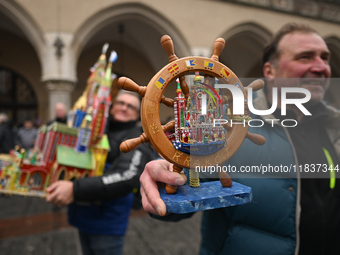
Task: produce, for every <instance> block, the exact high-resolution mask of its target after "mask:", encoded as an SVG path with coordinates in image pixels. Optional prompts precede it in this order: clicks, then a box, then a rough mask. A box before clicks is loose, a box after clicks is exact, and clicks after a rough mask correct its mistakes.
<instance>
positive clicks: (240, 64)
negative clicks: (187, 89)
mask: <svg viewBox="0 0 340 255" xmlns="http://www.w3.org/2000/svg"><path fill="white" fill-rule="evenodd" d="M271 36H272V34H271V33H270V32H269V31H268V30H267V29H266V28H264V27H262V26H260V25H258V24H256V23H243V24H239V25H237V26H235V27H233V28H232V29H230V30H228V31H226V32H225V33H224V34H223V35H222V37H223V38H224V39H225V40H226V47H225V49H224V51H223V52H222V54H221V56H220V61H221V62H222V63H224V64H225V65H227V66H228V67H230V69H231V70H232V71H233V72H235V74H236V75H237V76H238V77H239V78H256V77H261V73H262V68H261V58H262V50H263V47H264V45H265V44H266V43H267V42H268V41H269V40H270V38H271Z"/></svg>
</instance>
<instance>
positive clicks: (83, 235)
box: [47, 90, 153, 255]
mask: <svg viewBox="0 0 340 255" xmlns="http://www.w3.org/2000/svg"><path fill="white" fill-rule="evenodd" d="M139 110H140V97H139V95H138V94H137V93H134V92H130V91H125V90H121V91H120V92H119V93H118V95H117V97H116V99H115V101H114V102H113V106H112V108H111V110H110V117H109V118H108V126H107V129H108V130H107V132H106V133H107V136H108V139H109V143H110V148H111V151H110V152H109V154H108V156H107V160H106V163H107V164H106V165H107V166H106V167H105V169H106V170H105V171H104V174H103V176H98V177H90V178H83V179H78V180H75V181H74V182H71V181H58V182H55V183H53V184H52V185H51V186H50V187H48V188H47V191H48V192H49V193H50V194H49V195H48V196H47V201H48V202H51V203H53V204H55V205H58V206H64V205H68V204H70V206H69V221H70V223H71V224H72V225H73V226H75V227H77V228H78V229H79V236H80V241H81V247H82V251H83V254H84V255H88V254H91V255H106V254H107V255H108V254H110V255H120V254H122V248H123V239H124V234H125V230H126V227H127V223H128V218H129V213H130V208H131V206H132V203H133V200H134V196H133V193H132V191H134V190H138V189H139V181H138V180H139V176H140V174H141V173H142V171H143V169H144V166H145V164H146V163H147V162H148V161H150V160H152V157H153V153H152V150H151V148H150V146H149V145H148V144H142V145H141V146H139V147H138V149H136V150H134V151H132V152H129V153H122V152H121V151H120V149H119V146H120V144H121V143H122V142H123V141H124V140H126V139H130V138H135V137H137V136H139V135H141V133H142V128H141V127H140V126H138V125H137V124H138V122H139ZM73 202H74V203H73ZM84 203H86V205H84Z"/></svg>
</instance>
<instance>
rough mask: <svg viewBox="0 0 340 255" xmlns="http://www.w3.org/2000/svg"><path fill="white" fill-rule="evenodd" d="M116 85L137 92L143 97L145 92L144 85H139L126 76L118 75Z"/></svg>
mask: <svg viewBox="0 0 340 255" xmlns="http://www.w3.org/2000/svg"><path fill="white" fill-rule="evenodd" d="M118 86H119V87H120V88H122V89H125V90H129V91H134V92H137V93H138V94H139V95H140V96H141V97H144V95H145V92H146V87H144V86H139V85H138V84H137V83H135V82H134V81H133V80H131V79H129V78H126V77H120V78H119V79H118Z"/></svg>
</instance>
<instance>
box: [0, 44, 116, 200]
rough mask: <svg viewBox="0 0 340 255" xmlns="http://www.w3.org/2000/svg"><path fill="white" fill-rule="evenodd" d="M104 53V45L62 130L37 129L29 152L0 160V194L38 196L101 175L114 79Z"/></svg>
mask: <svg viewBox="0 0 340 255" xmlns="http://www.w3.org/2000/svg"><path fill="white" fill-rule="evenodd" d="M107 48H108V44H105V45H104V47H103V50H102V54H101V55H100V57H99V59H98V61H97V63H96V64H95V66H94V67H93V68H92V69H91V72H92V73H91V75H90V78H89V79H88V82H87V87H86V89H85V91H84V93H83V94H82V96H81V97H80V98H79V99H78V100H77V102H76V103H75V104H74V107H73V109H72V110H71V111H70V112H69V116H68V125H64V124H61V123H57V122H54V123H52V124H50V125H49V126H46V125H43V126H42V127H40V129H39V131H38V136H37V139H36V141H35V146H34V149H33V150H31V151H29V152H25V151H24V150H19V148H15V149H14V150H12V152H11V153H10V155H4V154H2V155H0V193H5V194H17V195H25V196H40V197H44V196H46V193H45V191H44V190H45V188H46V187H48V186H49V185H50V184H51V183H52V182H55V181H58V180H72V179H74V178H83V177H86V176H97V175H102V173H103V169H104V166H105V161H106V156H107V152H108V150H109V149H110V148H109V147H110V146H109V143H108V140H107V137H106V135H105V134H104V130H105V125H106V119H107V117H108V111H109V107H110V104H111V96H110V91H111V85H112V81H113V79H114V77H115V76H114V75H112V73H111V69H112V64H113V63H114V62H115V61H116V60H117V53H116V52H115V51H113V52H112V53H111V56H110V59H109V63H108V64H107V67H106V56H105V54H106V51H107ZM26 154H28V155H26Z"/></svg>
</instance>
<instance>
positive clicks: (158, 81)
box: [155, 77, 165, 89]
mask: <svg viewBox="0 0 340 255" xmlns="http://www.w3.org/2000/svg"><path fill="white" fill-rule="evenodd" d="M164 83H165V80H164V79H163V78H162V77H159V78H158V80H157V81H156V82H155V85H156V87H157V88H159V89H162V87H163V85H164Z"/></svg>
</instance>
